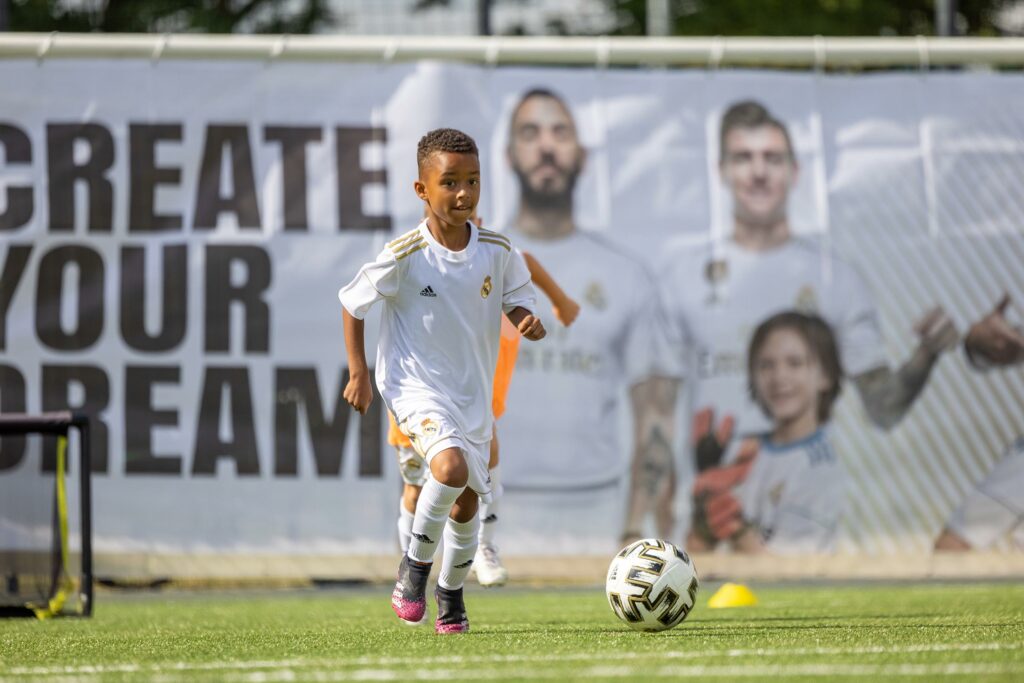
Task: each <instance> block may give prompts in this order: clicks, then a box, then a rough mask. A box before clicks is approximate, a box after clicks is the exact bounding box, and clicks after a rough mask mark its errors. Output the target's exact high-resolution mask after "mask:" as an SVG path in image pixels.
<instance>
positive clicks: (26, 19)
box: [8, 0, 336, 33]
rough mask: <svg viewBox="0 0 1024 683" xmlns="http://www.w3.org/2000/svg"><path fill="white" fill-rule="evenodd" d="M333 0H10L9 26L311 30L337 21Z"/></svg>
mask: <svg viewBox="0 0 1024 683" xmlns="http://www.w3.org/2000/svg"><path fill="white" fill-rule="evenodd" d="M330 4H331V3H330V0H294V1H292V2H281V1H280V0H198V1H197V2H182V1H181V0H84V1H80V2H67V1H66V0H65V1H62V0H8V12H9V15H8V21H9V23H8V27H9V30H11V31H67V32H82V33H86V32H90V31H102V32H107V33H111V32H120V33H155V32H158V33H164V32H197V33H313V32H315V31H317V30H318V29H320V30H323V29H324V28H330V26H331V25H336V21H335V17H334V16H333V15H332V13H331V11H330Z"/></svg>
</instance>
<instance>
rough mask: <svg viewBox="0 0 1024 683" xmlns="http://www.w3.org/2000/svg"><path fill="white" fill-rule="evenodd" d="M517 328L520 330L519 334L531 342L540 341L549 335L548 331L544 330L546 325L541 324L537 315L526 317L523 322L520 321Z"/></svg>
mask: <svg viewBox="0 0 1024 683" xmlns="http://www.w3.org/2000/svg"><path fill="white" fill-rule="evenodd" d="M516 327H517V328H518V329H519V334H521V335H523V336H524V337H526V338H527V339H529V340H530V341H538V340H540V339H543V338H544V336H545V335H546V334H547V331H546V330H545V329H544V325H543V323H541V321H540V318H538V317H537V316H535V315H527V316H525V317H524V318H523V319H522V320H520V321H519V324H518V325H517V326H516Z"/></svg>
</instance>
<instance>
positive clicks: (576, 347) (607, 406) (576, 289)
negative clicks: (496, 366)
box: [499, 232, 657, 490]
mask: <svg viewBox="0 0 1024 683" xmlns="http://www.w3.org/2000/svg"><path fill="white" fill-rule="evenodd" d="M516 245H517V246H519V247H520V248H521V249H522V250H523V251H525V252H529V253H531V254H532V255H533V256H535V257H536V258H537V260H538V261H539V262H540V263H541V265H543V266H544V268H545V269H546V270H547V271H548V272H550V273H551V276H552V277H553V278H554V279H555V281H556V282H557V283H558V284H559V286H561V287H562V289H563V290H565V292H566V294H568V295H569V296H571V297H572V298H573V299H575V300H576V301H577V302H578V303H579V304H580V314H579V317H578V318H577V319H576V321H575V322H574V323H573V324H572V326H570V327H568V328H566V327H564V326H563V325H562V324H561V323H559V322H558V321H557V320H556V319H555V318H554V315H553V313H552V312H551V307H550V305H549V303H548V301H547V300H546V299H543V297H542V299H543V304H541V305H538V310H539V313H538V315H540V317H541V318H542V320H543V322H544V327H545V329H547V332H548V334H547V337H546V338H545V339H544V342H543V343H542V344H537V345H521V346H520V349H519V357H518V360H517V362H516V370H515V375H514V376H513V378H512V383H511V387H510V389H509V396H508V401H507V407H506V412H505V415H504V416H503V417H502V419H501V428H500V430H499V432H500V434H499V436H500V439H501V450H502V454H503V455H502V459H501V463H502V464H501V467H502V479H503V481H504V483H505V484H506V486H508V487H509V488H513V489H533V490H569V489H579V488H590V487H599V486H604V485H611V484H614V483H615V482H617V481H618V480H620V479H621V478H622V477H623V476H625V474H626V472H627V470H628V467H629V462H630V457H631V446H630V432H629V431H628V427H627V429H625V430H623V429H620V427H621V426H623V425H621V424H620V423H622V422H624V418H623V416H622V414H621V412H620V408H621V404H622V402H623V401H624V400H628V395H627V390H628V388H629V387H630V386H632V385H633V384H634V383H636V382H637V381H639V380H641V379H643V378H645V377H647V376H648V375H650V373H651V370H652V367H653V366H654V364H655V352H654V348H653V345H652V343H653V338H654V333H653V332H652V326H654V324H655V323H654V314H655V311H656V309H657V302H656V288H655V286H654V281H653V279H652V277H651V275H650V272H649V271H648V270H647V269H646V268H645V267H644V265H643V264H642V262H641V261H640V260H639V259H636V258H633V257H632V256H629V255H627V254H624V253H623V250H622V248H621V247H619V246H614V245H612V244H610V243H608V242H606V241H605V240H604V239H602V238H600V237H598V236H595V235H593V234H591V233H586V232H574V233H572V234H570V235H568V236H566V237H564V238H558V239H554V240H540V239H530V238H528V237H526V236H522V235H518V234H517V236H516Z"/></svg>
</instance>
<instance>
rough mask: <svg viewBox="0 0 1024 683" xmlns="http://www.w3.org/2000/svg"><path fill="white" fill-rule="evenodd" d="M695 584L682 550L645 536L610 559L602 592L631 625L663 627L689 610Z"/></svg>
mask: <svg viewBox="0 0 1024 683" xmlns="http://www.w3.org/2000/svg"><path fill="white" fill-rule="evenodd" d="M697 585H698V582H697V569H696V567H694V566H693V562H692V561H691V560H690V556H689V555H687V554H686V552H685V551H683V550H680V549H679V548H677V547H675V546H674V545H672V544H671V543H666V542H665V541H661V540H658V539H656V538H645V539H643V540H640V541H636V542H635V543H630V544H629V545H627V546H626V547H625V548H623V549H622V550H621V551H619V554H618V555H616V556H615V557H614V558H613V559H612V564H611V566H610V567H608V579H607V581H606V582H605V594H606V595H607V596H608V604H609V605H611V608H612V611H613V612H615V616H617V617H618V618H619V619H621V620H622V621H624V622H626V625H628V626H629V627H630V628H634V629H636V630H638V631H664V630H665V629H670V628H673V627H675V626H678V625H679V624H681V623H682V622H683V620H684V619H686V617H687V615H689V614H690V610H692V609H693V605H694V601H695V600H696V599H697Z"/></svg>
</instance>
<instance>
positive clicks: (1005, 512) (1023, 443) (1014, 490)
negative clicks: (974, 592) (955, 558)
mask: <svg viewBox="0 0 1024 683" xmlns="http://www.w3.org/2000/svg"><path fill="white" fill-rule="evenodd" d="M948 526H949V528H950V529H951V530H952V531H953V532H954V533H955V534H957V535H958V536H959V537H960V538H962V539H964V540H965V541H967V542H968V543H970V544H971V547H973V548H974V549H976V550H988V549H990V548H992V547H993V546H995V545H996V544H997V543H998V542H999V541H1000V540H1003V539H1008V540H1009V541H1010V543H1011V545H1012V546H1013V547H1015V548H1017V549H1018V550H1024V436H1021V437H1018V438H1017V440H1016V441H1014V442H1013V443H1012V444H1010V446H1009V448H1007V449H1006V454H1005V455H1004V456H1003V458H1002V459H1001V460H1000V461H999V462H997V463H996V465H995V467H993V468H992V471H991V472H989V473H988V475H987V476H986V477H985V478H984V479H983V480H982V481H981V482H980V483H979V484H978V485H977V487H976V488H975V489H974V490H973V491H971V492H970V494H968V496H967V498H966V499H964V501H963V502H962V503H961V504H960V505H959V506H957V508H956V510H954V511H953V514H952V516H951V517H950V520H949V524H948Z"/></svg>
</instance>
